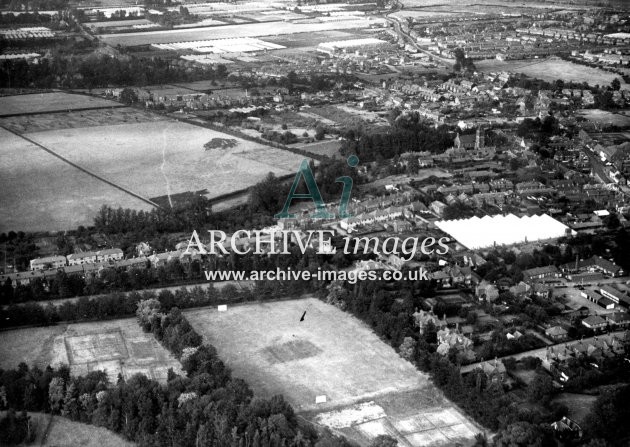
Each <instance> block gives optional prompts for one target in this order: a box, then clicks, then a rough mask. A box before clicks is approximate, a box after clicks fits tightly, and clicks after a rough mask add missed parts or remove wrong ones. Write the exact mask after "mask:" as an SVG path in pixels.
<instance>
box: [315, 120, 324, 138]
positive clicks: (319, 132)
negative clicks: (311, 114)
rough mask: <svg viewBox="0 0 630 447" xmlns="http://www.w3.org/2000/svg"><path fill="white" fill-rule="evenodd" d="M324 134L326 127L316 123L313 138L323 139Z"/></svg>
mask: <svg viewBox="0 0 630 447" xmlns="http://www.w3.org/2000/svg"><path fill="white" fill-rule="evenodd" d="M324 136H326V129H325V128H324V126H322V125H321V124H318V125H317V127H316V128H315V139H316V140H317V141H321V140H323V139H324Z"/></svg>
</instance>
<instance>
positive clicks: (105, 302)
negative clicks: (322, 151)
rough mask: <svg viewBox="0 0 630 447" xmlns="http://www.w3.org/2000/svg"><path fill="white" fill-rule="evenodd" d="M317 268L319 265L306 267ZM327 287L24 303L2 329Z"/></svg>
mask: <svg viewBox="0 0 630 447" xmlns="http://www.w3.org/2000/svg"><path fill="white" fill-rule="evenodd" d="M313 268H314V270H316V269H317V267H310V268H308V267H306V269H313ZM322 287H324V284H323V283H322V284H320V283H319V282H316V281H310V282H307V281H258V282H256V283H255V285H254V286H253V287H252V288H238V287H236V286H234V285H232V284H228V285H225V286H223V287H221V288H216V287H214V286H213V285H211V284H210V285H208V286H205V287H203V288H202V287H200V286H195V287H189V288H181V289H179V290H177V291H176V292H175V293H173V292H171V291H170V290H161V291H142V292H139V291H134V292H130V293H121V292H116V293H111V294H108V295H102V296H99V297H94V298H88V297H81V298H78V299H77V300H74V301H66V302H64V303H63V304H60V305H58V306H56V305H54V304H52V303H48V304H46V305H44V304H39V303H32V302H30V303H24V304H21V305H15V304H14V305H10V306H7V307H4V308H2V309H0V328H9V327H16V326H24V325H51V324H56V323H57V322H60V321H91V320H103V319H108V318H120V317H127V316H130V315H133V313H134V312H135V310H136V306H137V303H139V302H140V301H142V300H149V299H156V300H158V301H159V302H160V303H161V305H162V307H165V308H170V307H178V308H180V309H186V308H191V307H200V306H209V305H216V304H221V303H231V304H233V303H239V302H248V301H268V300H273V299H277V297H282V296H298V295H300V294H302V293H306V292H313V291H317V290H319V289H321V288H322Z"/></svg>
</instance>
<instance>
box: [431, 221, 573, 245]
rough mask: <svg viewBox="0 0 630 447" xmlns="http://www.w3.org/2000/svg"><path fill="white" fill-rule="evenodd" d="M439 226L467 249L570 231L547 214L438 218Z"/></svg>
mask: <svg viewBox="0 0 630 447" xmlns="http://www.w3.org/2000/svg"><path fill="white" fill-rule="evenodd" d="M435 224H436V225H437V227H438V228H439V229H441V230H442V231H444V232H445V233H447V234H448V235H450V236H452V237H453V238H455V239H456V240H457V242H459V243H460V244H462V245H463V246H465V247H466V248H469V249H475V248H486V247H492V246H495V245H513V244H522V243H527V242H534V241H541V240H546V239H555V238H559V237H562V236H567V235H570V234H571V231H572V230H571V229H570V228H569V227H567V226H566V225H564V224H563V223H561V222H558V221H557V220H555V219H554V218H552V217H550V216H548V215H547V214H542V215H540V216H538V215H534V216H523V217H517V216H515V215H514V214H508V215H506V216H502V215H498V216H484V217H482V218H479V217H476V216H475V217H471V218H470V219H457V220H441V221H438V222H436V223H435Z"/></svg>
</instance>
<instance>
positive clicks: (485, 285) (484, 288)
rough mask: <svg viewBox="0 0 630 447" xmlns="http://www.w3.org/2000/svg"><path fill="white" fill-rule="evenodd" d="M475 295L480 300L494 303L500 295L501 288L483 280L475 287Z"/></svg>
mask: <svg viewBox="0 0 630 447" xmlns="http://www.w3.org/2000/svg"><path fill="white" fill-rule="evenodd" d="M475 296H476V297H477V298H479V301H483V300H486V301H488V302H489V303H492V302H494V301H495V300H496V299H497V298H498V297H499V289H497V286H495V285H494V284H491V283H489V282H488V281H486V280H483V281H481V282H480V283H479V284H478V285H477V287H476V288H475Z"/></svg>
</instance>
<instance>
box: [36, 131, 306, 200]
mask: <svg viewBox="0 0 630 447" xmlns="http://www.w3.org/2000/svg"><path fill="white" fill-rule="evenodd" d="M29 136H30V137H31V138H32V139H33V140H35V141H37V142H38V143H41V144H43V145H44V146H46V147H48V148H50V149H53V150H54V151H55V152H57V153H59V154H61V155H62V156H64V157H65V158H67V159H69V160H71V161H72V162H74V163H77V164H79V165H80V166H83V167H86V168H88V169H90V170H91V171H93V172H95V173H97V174H99V175H102V176H103V177H105V178H107V179H108V180H110V181H113V182H115V183H116V184H120V185H122V186H124V187H126V188H129V189H130V190H132V191H134V192H136V193H139V194H141V195H143V196H145V197H157V196H162V195H166V194H169V193H179V192H185V191H192V190H202V189H207V190H208V191H209V196H210V197H214V196H218V195H221V194H225V193H228V192H231V191H234V190H237V189H242V188H246V187H248V186H251V185H253V184H255V183H257V182H258V181H260V180H262V179H263V178H264V177H265V176H266V175H267V174H268V173H269V172H274V173H275V174H279V175H283V174H289V173H292V172H295V171H296V169H297V167H298V166H299V163H300V161H301V159H302V157H300V156H297V155H294V154H292V153H290V152H287V151H283V150H281V149H275V148H272V147H268V146H263V145H261V144H258V143H253V142H249V141H246V140H242V139H238V138H235V137H232V136H230V135H226V134H223V133H220V132H216V131H214V130H210V129H206V128H202V127H199V126H194V125H191V124H186V123H181V122H177V121H170V120H169V121H157V122H144V123H131V124H117V125H111V126H97V127H89V128H79V129H63V130H53V131H48V132H37V133H33V134H29ZM213 138H227V139H233V140H235V141H236V142H237V144H236V146H235V147H233V148H228V149H210V150H206V149H204V145H205V144H206V143H207V142H209V141H210V140H212V139H213Z"/></svg>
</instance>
